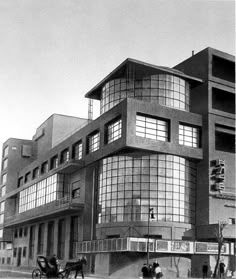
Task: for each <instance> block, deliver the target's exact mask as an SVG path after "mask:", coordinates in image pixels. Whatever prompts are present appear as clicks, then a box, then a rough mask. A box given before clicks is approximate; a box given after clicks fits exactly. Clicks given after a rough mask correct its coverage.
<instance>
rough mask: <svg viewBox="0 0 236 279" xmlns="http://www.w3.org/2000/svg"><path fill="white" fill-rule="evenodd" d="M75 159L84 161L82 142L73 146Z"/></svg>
mask: <svg viewBox="0 0 236 279" xmlns="http://www.w3.org/2000/svg"><path fill="white" fill-rule="evenodd" d="M73 158H74V159H78V160H80V159H82V142H81V141H80V142H78V143H76V144H75V145H74V146H73Z"/></svg>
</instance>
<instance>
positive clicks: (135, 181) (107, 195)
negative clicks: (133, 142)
mask: <svg viewBox="0 0 236 279" xmlns="http://www.w3.org/2000/svg"><path fill="white" fill-rule="evenodd" d="M195 186H196V166H195V163H193V162H191V161H189V160H186V159H185V158H182V157H178V156H173V155H164V154H155V155H154V154H153V155H148V156H138V155H137V154H136V155H134V156H113V157H108V158H105V159H103V160H101V161H100V166H99V208H100V212H99V216H98V217H99V223H100V224H104V223H110V222H126V221H127V222H129V221H147V220H148V212H149V208H150V207H151V208H153V209H154V214H155V217H156V220H157V221H170V222H181V223H192V224H193V223H194V215H195V203H194V200H195Z"/></svg>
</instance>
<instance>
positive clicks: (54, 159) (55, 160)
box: [50, 156, 58, 170]
mask: <svg viewBox="0 0 236 279" xmlns="http://www.w3.org/2000/svg"><path fill="white" fill-rule="evenodd" d="M57 167H58V156H54V157H52V158H51V163H50V169H51V170H52V169H56V168H57Z"/></svg>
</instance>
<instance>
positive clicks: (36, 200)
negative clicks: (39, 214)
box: [19, 174, 60, 213]
mask: <svg viewBox="0 0 236 279" xmlns="http://www.w3.org/2000/svg"><path fill="white" fill-rule="evenodd" d="M59 180H60V175H58V174H54V175H52V176H50V177H48V178H47V179H43V180H42V181H40V182H38V183H35V184H33V185H32V186H30V187H28V188H26V189H24V190H23V191H21V192H20V199H19V213H22V212H25V211H27V210H30V209H32V208H35V207H38V206H41V205H44V204H46V203H49V202H52V201H55V200H56V199H57V192H58V191H57V185H58V184H59V182H60V181H59Z"/></svg>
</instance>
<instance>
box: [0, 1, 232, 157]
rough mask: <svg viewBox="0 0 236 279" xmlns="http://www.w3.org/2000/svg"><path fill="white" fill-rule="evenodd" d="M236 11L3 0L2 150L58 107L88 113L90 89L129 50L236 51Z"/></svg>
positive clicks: (217, 5)
mask: <svg viewBox="0 0 236 279" xmlns="http://www.w3.org/2000/svg"><path fill="white" fill-rule="evenodd" d="M234 13H235V2H234V1H231V0H224V1H220V0H217V1H213V0H198V1H195V0H186V1H185V0H148V1H147V0H97V1H95V0H11V1H6V0H0V38H1V42H0V127H1V129H0V155H1V146H2V144H3V143H4V142H5V141H6V140H7V139H8V138H22V139H32V136H33V135H34V134H35V131H36V129H37V127H39V126H40V125H41V124H42V123H43V122H44V121H45V120H46V119H47V118H48V117H49V116H50V115H52V114H53V113H59V114H65V115H71V116H77V117H83V118H87V106H88V105H87V103H88V100H87V99H86V98H84V95H85V94H86V93H87V92H88V91H89V90H90V89H91V88H93V87H94V86H95V85H96V84H97V83H98V82H99V81H101V80H102V79H103V78H104V77H105V76H106V75H107V74H109V73H110V72H111V71H112V70H113V69H114V68H116V67H117V66H118V65H119V64H120V63H122V62H123V61H124V60H125V59H126V58H127V57H130V58H134V59H137V60H141V61H144V62H148V63H151V64H155V65H159V66H168V67H173V66H175V65H176V64H178V63H180V62H181V61H182V60H185V59H187V58H188V57H190V56H191V54H192V50H194V52H195V53H197V52H199V51H201V50H202V49H204V48H206V47H208V46H210V47H213V48H216V49H219V50H221V51H224V52H227V53H230V54H233V55H234V54H235V15H234Z"/></svg>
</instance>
